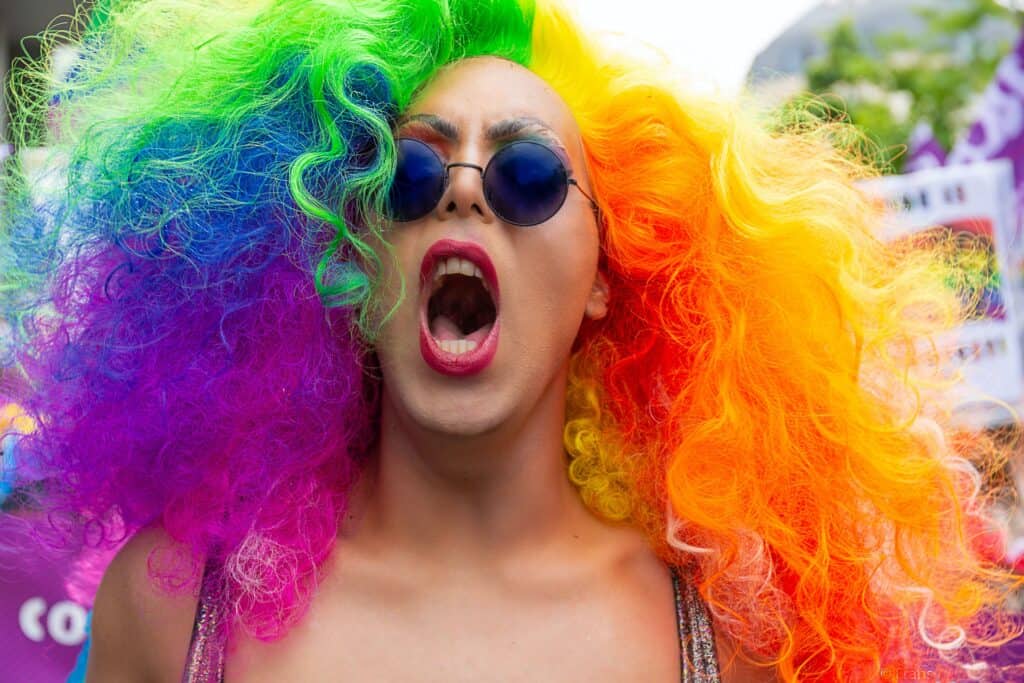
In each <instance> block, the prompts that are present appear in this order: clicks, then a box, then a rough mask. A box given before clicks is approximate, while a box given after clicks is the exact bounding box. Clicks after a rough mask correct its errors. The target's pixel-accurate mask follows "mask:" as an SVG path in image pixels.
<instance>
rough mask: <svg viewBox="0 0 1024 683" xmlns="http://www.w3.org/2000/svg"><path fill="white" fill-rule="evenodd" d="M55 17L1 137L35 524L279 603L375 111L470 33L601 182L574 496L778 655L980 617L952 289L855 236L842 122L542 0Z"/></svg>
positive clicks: (343, 389) (380, 120) (243, 612)
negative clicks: (8, 138) (678, 569)
mask: <svg viewBox="0 0 1024 683" xmlns="http://www.w3.org/2000/svg"><path fill="white" fill-rule="evenodd" d="M63 38H64V36H59V35H57V33H56V32H53V31H51V33H50V34H49V36H48V39H49V40H51V41H55V40H57V39H63ZM73 38H74V39H75V40H76V42H78V43H79V45H80V47H81V58H80V59H79V60H78V62H77V63H76V65H75V66H74V68H73V69H72V70H71V72H70V74H69V75H68V76H67V77H66V78H64V79H62V80H60V82H48V83H44V80H45V78H46V76H45V69H44V68H43V65H41V64H32V63H28V64H22V65H21V66H20V68H19V69H17V71H16V75H15V77H14V80H13V81H12V83H11V85H12V91H13V92H14V95H15V97H16V98H18V99H19V101H20V104H21V105H22V109H23V110H24V111H26V112H28V113H27V117H28V118H26V119H25V120H23V121H21V122H20V123H19V125H18V126H17V128H16V135H17V136H18V141H19V142H20V143H22V144H31V143H33V142H35V140H33V133H32V132H31V131H33V130H36V129H37V128H38V126H36V127H33V125H32V121H38V120H40V119H41V118H42V117H44V116H45V115H46V114H47V111H46V109H47V108H49V109H51V111H50V112H49V116H50V121H51V124H52V125H53V126H58V127H59V128H60V130H59V135H58V138H59V140H60V141H61V144H60V146H59V156H58V157H56V158H59V160H60V163H61V164H62V167H63V168H64V169H65V170H66V176H67V178H66V185H65V186H66V189H65V190H62V191H59V192H50V193H42V194H40V193H38V192H36V193H33V192H32V191H31V190H32V187H31V184H30V183H28V182H27V181H26V179H25V178H26V176H25V175H24V174H23V173H22V172H21V171H19V169H18V168H12V169H9V171H8V173H7V176H6V190H7V197H6V205H5V208H4V213H3V225H2V237H0V302H2V305H3V307H4V314H5V320H6V323H7V325H8V326H9V328H10V333H9V334H8V335H7V336H8V337H9V340H10V343H9V344H7V345H6V346H5V347H4V349H3V357H4V358H5V359H6V360H7V361H8V363H9V364H11V365H13V366H14V367H16V368H17V372H18V373H19V374H20V376H21V377H22V378H23V379H24V381H25V384H26V385H27V386H28V387H29V388H28V389H27V390H25V391H23V392H21V395H18V396H16V397H14V398H15V399H16V400H17V401H18V402H19V403H20V404H21V405H22V406H23V407H24V408H25V410H26V412H27V413H28V415H29V416H31V418H32V419H33V421H34V422H35V424H36V425H37V428H36V430H35V431H34V432H32V433H30V434H24V435H23V436H22V437H21V438H20V441H19V443H18V457H17V463H18V473H17V476H18V479H17V483H18V484H20V485H21V486H22V488H23V490H25V491H29V492H32V494H33V495H34V496H35V498H36V502H37V504H38V505H41V506H43V507H44V508H45V509H46V510H47V511H49V513H50V514H49V520H50V524H51V527H52V530H53V531H54V532H56V533H58V534H60V536H61V537H62V538H64V539H65V540H70V541H72V542H74V543H77V544H79V545H84V546H86V547H91V548H103V547H107V546H110V545H113V544H116V543H117V542H119V541H120V540H122V539H123V537H124V535H125V534H131V533H133V532H134V531H136V530H138V529H140V528H142V527H143V526H146V525H150V524H159V525H161V526H162V527H163V528H164V529H165V530H166V531H167V532H168V534H169V535H170V536H171V537H172V538H174V539H176V540H177V541H180V542H181V543H182V544H184V546H185V547H187V548H189V549H190V550H191V553H192V554H191V556H190V557H174V558H171V559H168V558H167V557H166V554H165V555H161V558H162V559H161V561H154V562H151V572H152V573H153V574H154V579H155V580H158V581H160V582H161V583H162V585H164V586H166V587H167V588H168V589H169V590H174V589H179V590H184V588H183V586H186V585H188V584H189V583H190V582H191V581H193V580H194V579H195V576H196V574H197V573H198V572H200V571H201V570H202V567H201V566H200V565H201V564H202V563H201V561H196V560H195V559H194V558H209V559H210V560H211V561H212V562H213V564H215V565H216V566H218V567H221V568H222V570H221V571H222V572H223V582H224V585H225V586H226V589H225V591H224V592H223V595H222V597H221V599H222V600H223V601H224V604H223V607H224V608H225V609H227V610H228V611H229V613H230V614H231V615H232V617H233V624H234V628H244V629H246V630H247V631H248V632H249V633H251V634H254V635H255V636H257V637H261V638H264V639H274V638H278V637H280V636H282V635H283V634H284V633H285V632H286V630H287V629H288V628H289V627H291V626H292V625H294V624H295V623H296V621H297V620H299V619H300V618H301V617H302V615H303V613H304V611H305V610H306V609H307V607H308V605H309V602H310V600H311V598H312V595H313V592H314V590H315V586H316V583H317V578H318V574H319V572H321V571H322V567H323V566H324V563H325V560H326V558H327V557H328V555H329V554H330V552H331V550H332V547H333V544H334V540H335V537H336V534H337V531H338V526H339V520H340V519H341V516H342V514H343V512H344V510H345V509H346V504H347V496H348V493H349V492H350V490H351V488H352V485H353V483H354V481H355V480H356V478H357V477H358V476H359V473H360V471H361V468H362V466H363V464H364V463H365V461H366V458H367V457H368V455H367V453H368V451H369V450H370V448H371V446H372V444H373V441H374V439H375V434H376V431H375V430H376V420H377V400H376V397H377V395H378V386H377V382H378V381H379V380H377V379H375V378H374V375H373V373H371V372H367V368H368V367H369V365H370V360H371V358H372V351H371V349H372V340H373V338H374V333H375V330H374V329H371V323H370V322H369V320H370V316H369V315H368V314H367V311H369V310H370V309H371V308H372V306H370V305H368V303H369V302H370V301H371V298H372V297H373V295H374V292H375V291H376V288H377V286H378V284H379V282H378V273H379V270H380V269H379V262H378V261H376V260H375V256H374V252H373V251H371V250H370V249H369V247H368V243H369V239H368V238H369V237H370V236H371V235H372V236H374V237H376V238H380V237H381V233H382V230H381V228H382V226H381V225H378V224H376V223H375V221H373V220H371V219H368V218H367V217H369V216H379V215H381V209H382V207H383V202H384V198H385V197H386V194H387V189H388V186H389V182H390V177H391V174H392V173H393V170H394V164H395V146H394V141H393V137H392V126H393V124H394V122H395V119H396V116H398V115H399V114H401V112H402V111H403V110H404V109H405V108H406V107H407V106H408V105H409V103H410V101H411V99H412V98H413V97H414V96H415V94H416V92H417V89H418V88H420V87H421V86H422V85H423V84H424V83H425V82H427V81H429V80H430V79H431V77H432V76H433V75H434V74H435V73H436V72H437V71H438V70H439V69H441V68H443V67H444V66H445V65H447V64H450V63H452V62H454V61H457V60H460V59H464V58H468V57H472V56H477V55H494V56H498V57H501V58H505V59H508V60H511V61H514V62H517V63H519V64H521V65H524V66H525V67H527V68H529V69H531V70H532V71H533V72H535V73H536V74H538V75H539V76H540V77H542V78H543V79H544V80H545V81H546V82H547V83H548V84H550V85H551V86H552V87H553V88H554V89H555V90H556V91H557V92H558V93H560V95H561V96H562V98H563V99H564V100H565V101H566V102H567V103H568V105H569V107H570V109H571V110H572V111H573V112H574V113H575V116H576V119H577V121H578V123H579V127H580V129H581V131H582V136H583V144H584V149H585V153H586V161H587V165H588V169H589V176H590V178H591V179H592V185H593V188H594V191H595V193H596V197H597V199H598V203H599V204H600V209H601V215H602V217H603V223H602V248H603V249H602V261H601V263H602V268H603V270H604V272H605V274H606V275H607V278H608V280H609V284H610V289H611V292H612V302H611V309H610V311H609V314H608V316H607V318H606V319H605V320H603V321H600V322H599V323H596V324H588V326H586V327H585V328H584V329H583V330H582V331H581V337H580V342H579V344H578V348H577V350H576V351H575V352H574V356H573V358H572V364H571V368H572V370H571V378H570V385H569V405H568V415H569V417H568V420H567V424H566V428H565V438H564V440H565V448H566V451H567V453H568V459H567V463H568V464H567V468H568V476H569V477H570V478H571V479H572V481H573V482H574V483H575V484H576V485H577V486H578V488H579V491H580V494H581V496H582V498H583V500H584V501H585V503H586V504H587V505H588V506H589V507H590V508H591V509H592V510H593V511H594V513H595V514H597V515H599V516H601V517H602V518H605V519H607V520H610V521H615V522H626V523H630V524H633V525H635V526H637V527H639V528H640V529H642V530H643V531H644V532H645V533H646V534H647V536H648V537H649V540H650V543H651V544H652V546H653V547H654V548H655V549H656V551H657V552H658V553H659V554H660V555H661V556H662V557H663V558H664V559H665V560H666V561H667V562H670V563H674V564H679V565H687V566H689V567H690V568H691V570H692V572H693V576H694V580H695V582H696V583H697V585H698V586H699V588H700V591H701V593H702V594H703V596H704V597H705V599H706V600H707V601H708V603H709V604H710V606H711V609H712V611H713V613H714V616H715V618H716V621H717V623H718V625H719V626H720V628H721V629H722V630H723V631H725V632H727V633H729V634H730V635H731V636H732V637H733V638H735V639H737V640H738V641H739V642H740V643H741V645H742V654H743V656H744V657H746V658H748V659H750V660H754V661H756V662H761V663H765V664H772V665H775V666H777V667H778V668H779V671H780V672H781V674H782V676H783V677H784V678H785V680H787V681H790V680H815V679H817V680H821V679H824V680H842V681H872V680H877V679H878V678H879V677H880V676H881V675H882V673H881V672H882V671H883V668H884V667H896V668H899V667H905V668H907V669H909V668H910V667H915V666H920V665H921V663H922V662H925V663H929V662H931V663H934V662H938V664H937V665H940V666H949V667H953V666H954V664H955V663H956V662H957V661H959V660H963V659H964V658H965V657H966V656H967V653H968V651H969V648H967V647H962V646H963V645H965V644H970V643H971V642H975V641H978V640H986V639H987V640H988V641H991V640H993V639H998V638H999V637H1000V636H1006V635H1008V633H1007V631H1006V630H1005V628H1003V627H1002V626H1000V624H999V623H993V622H992V621H991V620H988V621H986V619H985V618H984V615H986V614H989V613H990V612H991V611H992V610H993V609H994V608H995V607H996V606H998V604H999V603H1000V601H1001V600H1002V599H1003V597H1004V596H1005V594H1006V591H1007V590H1008V589H1009V588H1010V587H1012V585H1011V582H1010V580H1009V578H1008V577H1007V576H1006V575H1005V574H1004V573H1002V572H1000V571H999V570H997V569H995V568H993V567H992V566H991V565H988V564H985V563H984V561H983V560H981V559H979V558H978V556H977V555H976V553H975V552H974V551H973V550H972V547H971V533H970V531H969V530H970V529H973V528H977V525H976V524H975V522H976V521H977V520H978V519H983V518H984V501H983V499H982V497H981V496H980V495H979V494H978V486H977V482H978V480H979V474H978V471H977V468H975V467H974V466H972V465H971V464H970V463H969V462H968V460H967V458H966V456H971V455H974V452H973V451H974V450H976V446H978V444H977V443H976V442H975V441H973V440H971V439H968V438H966V437H964V436H963V435H959V434H957V433H955V432H953V431H952V430H951V429H950V428H948V427H947V426H945V425H946V424H947V422H948V420H947V417H948V411H946V410H945V409H943V408H942V407H941V406H940V405H938V404H934V403H932V402H930V400H931V399H929V400H926V397H929V396H932V395H934V394H935V393H936V392H935V391H933V389H934V387H935V386H936V377H937V376H938V377H940V378H941V376H942V375H941V372H942V363H940V362H939V361H940V360H941V357H940V355H939V354H938V353H937V352H934V351H933V350H934V349H935V348H936V347H935V346H934V345H929V344H928V343H927V340H929V339H931V338H934V335H936V334H938V333H940V332H941V331H943V330H944V329H947V328H949V327H951V326H954V325H956V324H957V323H958V322H959V321H960V320H961V318H962V316H963V313H962V310H961V307H960V304H959V303H958V297H957V293H956V292H955V291H951V289H950V287H949V286H948V282H949V277H948V276H949V273H948V268H947V266H946V265H945V264H946V260H945V259H943V258H941V254H939V253H938V252H937V251H936V252H927V251H922V250H916V251H915V250H912V249H910V248H909V247H906V248H904V247H898V246H892V245H888V246H887V245H885V244H883V243H882V242H881V241H880V240H879V238H878V236H877V233H876V230H875V227H876V225H877V224H878V223H879V209H878V207H877V206H875V205H874V204H872V203H871V202H869V201H867V200H866V199H865V198H864V197H863V196H862V194H861V193H860V192H859V191H858V190H857V189H856V188H855V186H854V181H856V180H858V179H860V178H863V177H866V176H868V175H870V173H871V171H870V170H868V169H867V168H866V167H865V165H863V164H862V163H860V162H858V161H856V160H855V159H854V158H853V157H852V156H851V155H850V154H849V153H848V149H847V148H846V147H845V146H844V145H845V143H844V142H843V139H844V134H843V131H842V128H841V127H836V126H813V125H802V124H798V125H788V126H778V125H776V126H766V125H765V122H764V121H762V120H755V118H754V117H753V116H752V115H750V114H747V113H745V112H744V111H742V110H741V109H740V107H738V106H737V105H735V104H725V103H722V102H718V101H715V100H711V99H703V98H696V97H692V96H689V95H687V94H685V90H684V89H683V88H681V87H680V86H679V84H677V82H676V81H675V80H673V79H672V78H671V77H670V75H669V74H670V69H669V68H668V66H667V65H665V64H661V63H657V62H655V61H651V60H650V59H648V58H646V57H643V58H642V57H640V56H639V53H633V52H629V53H627V52H622V53H619V52H616V51H614V50H612V49H610V48H609V47H608V46H607V45H604V44H601V43H597V42H594V41H592V40H591V39H589V38H588V37H587V36H585V35H584V34H583V33H581V31H580V29H579V28H578V27H577V26H576V25H575V24H574V22H573V21H572V20H571V18H570V17H569V16H568V14H567V13H566V12H564V11H563V10H562V9H560V8H559V6H557V5H555V4H553V3H552V2H547V1H544V2H541V0H537V2H536V4H535V3H534V2H532V1H530V0H401V1H398V0H358V1H356V0H118V1H116V2H114V3H113V4H112V7H111V8H110V11H109V17H108V19H107V21H106V23H105V24H104V25H103V26H100V27H95V28H93V29H90V30H88V31H84V32H81V33H80V34H75V35H74V36H73ZM791 123H792V122H791ZM936 372H938V373H939V374H938V375H936ZM638 380H641V381H638ZM998 455H999V454H998V452H997V451H994V450H992V449H989V450H987V451H986V456H998ZM972 520H973V521H972ZM928 665H929V666H932V664H928ZM950 670H955V669H950ZM961 673H962V671H961Z"/></svg>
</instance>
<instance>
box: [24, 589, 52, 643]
mask: <svg viewBox="0 0 1024 683" xmlns="http://www.w3.org/2000/svg"><path fill="white" fill-rule="evenodd" d="M44 614H46V601H45V600H43V599H42V598H29V599H28V600H26V601H25V602H24V604H22V606H21V609H20V610H18V626H20V627H21V632H22V633H24V634H25V637H26V638H28V639H29V640H31V641H34V642H36V643H41V642H43V639H45V638H46V629H44V628H43V615H44Z"/></svg>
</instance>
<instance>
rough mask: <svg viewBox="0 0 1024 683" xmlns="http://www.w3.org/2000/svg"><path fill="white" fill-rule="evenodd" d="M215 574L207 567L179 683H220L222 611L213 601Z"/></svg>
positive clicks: (223, 642) (221, 680) (221, 679)
mask: <svg viewBox="0 0 1024 683" xmlns="http://www.w3.org/2000/svg"><path fill="white" fill-rule="evenodd" d="M218 573H219V572H214V571H211V570H210V567H209V566H207V568H206V570H205V571H204V572H203V584H202V586H201V587H200V589H199V603H198V604H197V605H196V618H195V622H194V623H193V624H192V640H191V642H190V643H189V646H188V659H187V660H186V662H185V672H184V673H183V674H182V675H181V683H223V681H224V649H225V637H224V636H225V630H224V619H223V614H222V608H221V607H220V605H219V604H218V603H219V601H218V600H217V599H216V595H217V580H218V579H217V575H218Z"/></svg>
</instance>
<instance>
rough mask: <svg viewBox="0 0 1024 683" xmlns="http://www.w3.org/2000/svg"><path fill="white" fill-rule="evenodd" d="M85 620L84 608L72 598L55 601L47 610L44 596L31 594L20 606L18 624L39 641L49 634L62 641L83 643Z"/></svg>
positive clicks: (30, 637)
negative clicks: (71, 599) (44, 619)
mask: <svg viewBox="0 0 1024 683" xmlns="http://www.w3.org/2000/svg"><path fill="white" fill-rule="evenodd" d="M44 615H45V616H46V625H45V626H43V616H44ZM85 622H86V612H85V608H84V607H82V606H81V605H79V604H78V603H75V602H71V601H70V600H62V601H61V602H58V603H55V604H54V605H53V607H51V608H50V609H49V611H47V608H46V601H45V600H43V599H42V598H29V599H28V600H26V601H25V602H24V603H23V604H22V606H21V609H19V610H18V625H19V626H20V627H21V632H22V633H24V634H25V637H26V638H28V639H29V640H31V641H33V642H36V643H41V642H43V641H44V640H45V639H46V636H47V635H49V636H50V638H52V639H53V640H54V641H55V642H56V643H57V644H59V645H67V646H75V645H80V644H81V643H82V641H83V640H85Z"/></svg>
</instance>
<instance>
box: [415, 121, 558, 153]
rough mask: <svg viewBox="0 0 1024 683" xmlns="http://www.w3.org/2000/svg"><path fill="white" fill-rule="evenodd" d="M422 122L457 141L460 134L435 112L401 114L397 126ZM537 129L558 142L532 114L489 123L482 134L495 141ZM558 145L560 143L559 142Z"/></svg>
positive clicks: (451, 124) (544, 124)
mask: <svg viewBox="0 0 1024 683" xmlns="http://www.w3.org/2000/svg"><path fill="white" fill-rule="evenodd" d="M413 122H415V123H423V124H426V125H427V126H429V127H430V128H433V129H434V132H436V133H437V134H438V135H440V136H441V137H443V138H445V139H447V140H451V141H452V142H457V141H458V140H459V138H460V137H461V135H462V132H461V131H460V130H459V127H458V126H457V125H455V124H454V123H452V122H451V121H449V120H448V119H444V118H441V117H440V116H437V115H436V114H413V115H411V116H403V117H402V118H401V119H399V121H398V126H397V127H398V128H401V127H402V126H404V125H406V124H408V123H413ZM531 129H532V130H538V129H539V131H540V132H541V133H542V134H543V135H544V136H545V137H550V138H551V139H552V141H554V142H558V135H557V134H556V133H555V131H554V130H552V128H551V126H549V125H548V124H546V123H544V122H543V121H541V120H540V119H538V118H534V117H532V116H517V117H515V118H511V119H504V120H502V121H498V122H497V123H494V124H492V125H490V126H489V127H488V128H487V130H486V131H485V133H484V136H485V137H486V138H487V140H488V141H489V142H497V141H500V140H507V139H509V138H514V137H516V136H518V135H520V134H521V133H523V132H525V131H528V130H531ZM559 146H561V144H560V143H559Z"/></svg>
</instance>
